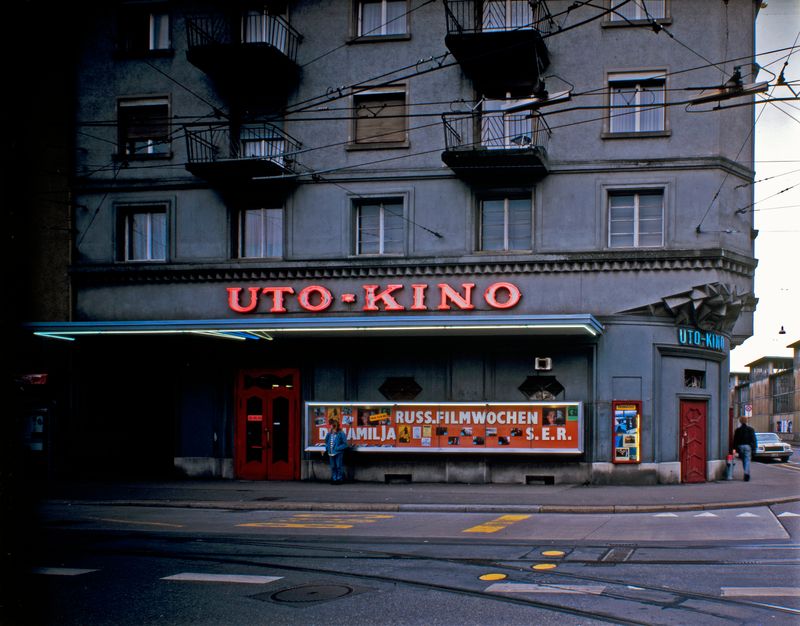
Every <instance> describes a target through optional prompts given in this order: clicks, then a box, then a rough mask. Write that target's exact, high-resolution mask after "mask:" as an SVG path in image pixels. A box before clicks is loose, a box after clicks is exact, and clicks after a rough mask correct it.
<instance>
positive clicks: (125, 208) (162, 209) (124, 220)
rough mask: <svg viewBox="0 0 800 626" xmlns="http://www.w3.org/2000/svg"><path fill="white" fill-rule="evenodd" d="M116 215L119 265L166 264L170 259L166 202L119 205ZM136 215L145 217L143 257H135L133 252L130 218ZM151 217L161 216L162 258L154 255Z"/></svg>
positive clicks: (167, 204)
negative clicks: (144, 253) (162, 233)
mask: <svg viewBox="0 0 800 626" xmlns="http://www.w3.org/2000/svg"><path fill="white" fill-rule="evenodd" d="M115 211H116V215H117V220H116V224H117V232H116V241H117V260H118V261H119V262H121V263H166V262H168V261H169V257H170V203H169V202H167V201H153V202H142V203H120V204H118V205H116V207H115ZM136 215H146V216H147V232H146V234H145V236H146V237H147V242H146V248H147V253H146V256H144V257H136V256H133V255H134V252H133V251H134V250H135V248H136V246H135V245H134V240H133V237H132V234H133V233H134V231H133V230H132V228H133V223H132V218H133V217H134V216H136ZM153 215H163V220H164V222H163V231H164V243H163V257H161V256H155V254H154V247H153V244H154V241H155V239H154V237H153V221H152V216H153Z"/></svg>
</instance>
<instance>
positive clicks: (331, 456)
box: [325, 417, 347, 485]
mask: <svg viewBox="0 0 800 626" xmlns="http://www.w3.org/2000/svg"><path fill="white" fill-rule="evenodd" d="M328 425H329V426H330V431H329V432H328V434H327V435H325V453H326V454H327V455H328V461H329V463H330V466H331V484H332V485H339V484H341V483H343V482H344V451H345V450H347V435H345V433H344V431H343V430H342V429H341V426H340V425H339V420H338V419H337V418H335V417H332V418H330V419H329V420H328Z"/></svg>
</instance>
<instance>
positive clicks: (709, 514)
mask: <svg viewBox="0 0 800 626" xmlns="http://www.w3.org/2000/svg"><path fill="white" fill-rule="evenodd" d="M695 517H719V515H717V514H716V513H709V512H708V511H706V512H705V513H698V514H697V515H695Z"/></svg>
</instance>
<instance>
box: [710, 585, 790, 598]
mask: <svg viewBox="0 0 800 626" xmlns="http://www.w3.org/2000/svg"><path fill="white" fill-rule="evenodd" d="M720 591H721V592H722V596H723V597H726V598H737V597H741V596H747V597H751V598H763V597H772V596H776V597H792V598H800V587H722V588H720Z"/></svg>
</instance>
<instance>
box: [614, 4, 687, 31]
mask: <svg viewBox="0 0 800 626" xmlns="http://www.w3.org/2000/svg"><path fill="white" fill-rule="evenodd" d="M621 1H622V0H606V8H607V9H609V12H608V13H607V14H606V16H605V18H604V19H603V26H640V25H641V24H643V23H644V24H647V23H649V22H650V18H648V17H647V13H645V11H644V9H645V7H643V6H642V5H641V3H640V2H639V0H631V1H632V2H633V6H635V7H636V17H634V18H624V17H622V16H620V15H618V14H617V13H613V12H612V11H611V10H610V9H611V8H612V7H614V6H615V5H618V4H620V2H621ZM662 1H663V4H662V7H663V15H658V16H656V15H654V16H653V18H652V19H654V20H655V21H656V22H658V23H659V24H666V23H671V21H672V20H671V11H670V8H671V7H670V4H671V0H662ZM646 8H647V10H648V12H649V13H651V14H652V12H651V11H650V7H649V6H647V7H646Z"/></svg>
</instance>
